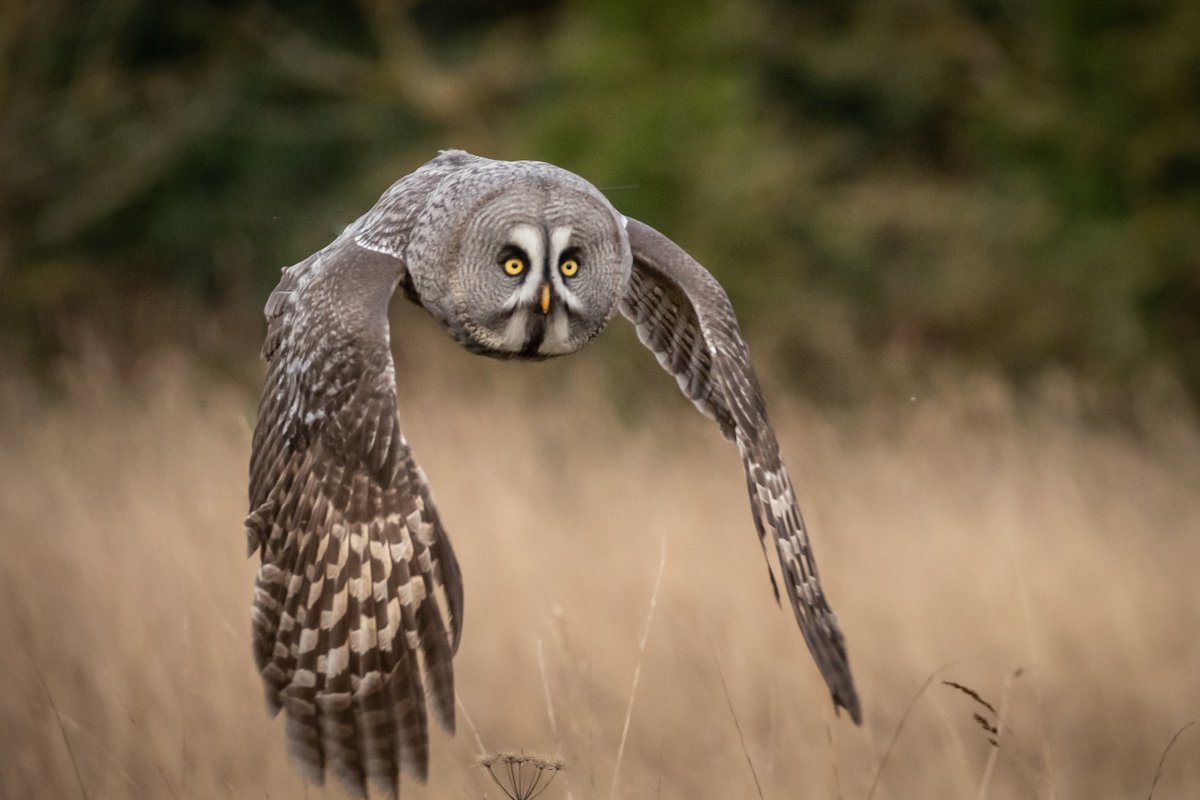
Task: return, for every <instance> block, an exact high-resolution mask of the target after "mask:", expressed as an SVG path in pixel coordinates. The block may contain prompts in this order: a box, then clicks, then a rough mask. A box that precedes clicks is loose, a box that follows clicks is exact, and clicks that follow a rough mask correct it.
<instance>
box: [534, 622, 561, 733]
mask: <svg viewBox="0 0 1200 800" xmlns="http://www.w3.org/2000/svg"><path fill="white" fill-rule="evenodd" d="M537 659H538V671H539V672H541V674H542V694H543V695H544V696H545V698H546V716H547V717H549V718H550V732H551V733H552V734H554V742H555V745H554V746H555V747H556V748H560V747H561V746H562V737H560V736H559V735H558V722H557V721H556V720H555V719H554V700H553V698H552V697H551V696H550V679H549V677H548V676H547V675H546V648H545V645H544V644H543V642H542V637H540V636H539V637H538V640H537Z"/></svg>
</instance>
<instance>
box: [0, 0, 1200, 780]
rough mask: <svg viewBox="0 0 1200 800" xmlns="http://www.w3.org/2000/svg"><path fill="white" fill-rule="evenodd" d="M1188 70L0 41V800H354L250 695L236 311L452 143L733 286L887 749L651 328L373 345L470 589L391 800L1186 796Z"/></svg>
mask: <svg viewBox="0 0 1200 800" xmlns="http://www.w3.org/2000/svg"><path fill="white" fill-rule="evenodd" d="M1198 41H1200V4H1198V3H1195V2H1186V1H1185V0H1177V1H1174V2H1173V1H1171V0H1155V1H1151V0H1142V1H1140V2H1135V1H1134V0H1096V1H1094V2H1088V3H1084V2H1075V0H1060V1H1059V2H1051V3H1043V4H1032V3H1022V2H1016V1H1015V0H962V1H961V2H939V1H935V2H928V1H926V0H921V1H920V2H917V1H915V0H912V1H910V0H902V1H900V2H895V1H891V2H884V0H873V1H870V2H863V3H857V4H852V5H849V4H838V3H825V2H813V3H796V2H784V1H783V0H757V1H752V0H731V1H730V2H708V1H707V0H699V2H697V1H696V0H689V2H683V1H682V0H668V2H662V3H644V2H635V1H634V0H613V2H582V1H579V2H566V1H559V0H507V1H506V2H483V1H482V0H445V1H444V2H435V1H434V0H412V1H411V2H387V1H386V0H364V1H363V2H360V3H355V4H328V5H325V4H318V3H307V2H306V3H297V4H287V5H285V4H282V3H275V2H267V0H259V1H257V2H237V1H236V0H228V1H224V2H215V1H214V2H194V3H177V4H164V3H152V2H149V1H148V0H100V2H95V3H91V4H84V5H81V4H72V3H68V2H65V0H64V1H62V2H54V1H53V0H50V1H49V2H40V3H33V2H26V1H25V0H16V1H15V2H9V3H6V4H3V5H0V603H2V605H0V608H2V610H0V641H3V642H4V643H5V644H4V646H2V647H0V674H3V675H4V676H5V682H4V686H3V688H0V721H2V722H3V725H2V726H0V798H9V797H13V798H32V797H48V798H49V797H54V798H58V797H87V798H91V799H92V800H96V799H97V798H108V797H112V798H122V797H210V796H218V797H263V796H274V797H297V796H305V797H319V796H329V797H338V796H341V794H340V789H339V788H338V787H329V788H327V789H324V790H322V789H318V788H315V787H304V786H303V785H302V783H301V781H300V778H299V776H298V773H297V772H296V771H295V770H293V769H292V768H291V767H290V766H289V765H288V764H287V759H286V756H285V753H284V750H285V744H284V732H283V726H282V724H281V723H280V722H279V721H277V720H276V721H272V720H269V719H268V718H267V716H266V713H265V709H264V707H263V702H262V691H261V686H260V680H259V677H258V675H257V674H256V672H255V669H254V666H253V661H252V658H251V654H250V645H249V610H248V609H249V603H250V598H251V585H252V579H253V573H254V563H253V561H252V560H249V559H246V558H245V552H244V537H243V535H242V529H241V521H242V518H243V515H244V513H245V511H246V486H245V475H246V464H247V459H248V455H249V439H250V431H251V429H252V427H253V424H254V413H255V405H256V395H257V391H258V388H259V386H260V385H261V372H260V366H259V364H258V362H257V361H256V355H257V350H258V346H259V343H260V341H261V334H262V331H263V325H262V319H261V311H260V310H261V307H262V304H263V302H264V300H265V297H266V293H267V292H268V290H269V289H270V287H271V286H272V285H273V284H274V282H275V280H277V277H278V269H279V267H280V266H282V265H285V264H291V263H294V262H296V261H297V260H299V259H301V258H303V257H304V256H306V255H307V254H309V253H311V252H312V251H314V250H315V249H317V248H318V247H320V246H321V245H323V244H325V243H326V242H327V241H329V240H330V239H331V238H332V237H333V236H334V235H335V234H336V233H337V232H338V231H339V230H340V229H341V228H342V226H343V225H344V224H345V223H346V222H348V221H349V220H351V219H353V218H355V217H356V216H357V215H358V214H360V213H362V212H363V211H364V210H365V209H366V208H367V207H369V206H370V205H371V204H372V203H373V202H374V201H375V199H376V198H377V197H378V196H379V194H380V193H381V192H382V191H383V189H385V188H386V187H387V186H388V185H389V184H390V183H391V182H392V181H394V180H395V179H397V178H398V177H400V176H401V175H403V174H406V173H408V172H410V171H411V170H412V169H414V168H416V167H417V166H419V165H420V164H421V163H423V162H424V161H426V160H427V159H428V158H430V157H431V156H432V155H433V154H434V153H435V152H436V151H437V150H438V149H440V148H446V147H463V148H466V149H469V150H472V151H474V152H478V153H480V154H482V155H488V156H492V157H497V158H535V159H540V160H546V161H551V162H554V163H557V164H559V165H561V166H564V167H566V168H568V169H572V170H574V171H576V172H578V173H580V174H581V175H583V176H584V177H586V178H588V179H589V180H591V181H592V182H593V183H595V184H596V185H598V186H599V187H601V188H602V189H603V190H605V191H606V192H607V193H608V195H609V196H610V197H611V199H612V200H613V202H614V204H615V205H616V206H617V207H618V208H620V209H621V210H622V211H623V212H624V213H627V214H629V215H631V216H635V217H638V218H640V219H643V220H645V221H646V222H648V223H651V224H653V225H654V226H655V227H657V228H659V229H661V230H663V231H664V232H667V233H669V234H670V235H671V237H672V238H674V239H675V240H676V241H678V242H679V243H680V244H682V245H683V246H684V247H685V248H687V249H688V250H689V251H690V252H692V253H693V254H694V255H696V256H697V258H698V259H699V260H700V261H701V262H702V263H704V264H705V265H706V266H708V267H709V268H710V269H711V270H712V271H713V272H714V273H715V274H716V275H717V276H718V278H719V279H720V280H721V281H722V283H723V284H724V285H725V286H726V287H727V288H728V290H729V293H730V295H731V296H732V299H733V302H734V305H735V307H736V308H737V310H738V313H739V316H740V318H741V320H742V322H743V327H744V329H745V331H746V333H747V338H748V339H749V341H750V346H751V354H752V356H753V358H754V361H755V364H756V366H757V368H758V370H759V373H760V376H761V377H762V379H763V382H764V385H765V388H766V394H767V399H768V404H769V406H770V409H771V413H772V419H773V421H774V423H775V426H776V427H777V429H778V430H779V433H780V439H781V443H782V446H783V450H784V454H785V457H786V459H787V462H788V464H789V466H790V469H791V471H792V475H793V479H794V482H795V485H796V488H797V491H798V494H799V496H800V501H801V505H802V508H803V509H804V511H805V515H806V518H807V520H808V522H809V524H810V527H811V528H812V533H813V538H814V547H815V550H816V552H817V556H818V560H819V563H820V565H821V570H822V579H823V582H824V583H825V584H826V588H827V590H828V593H829V595H830V598H831V601H832V603H833V605H834V607H835V608H836V609H837V611H838V613H839V619H840V622H841V624H842V627H843V629H844V630H845V632H846V635H847V638H848V646H849V650H850V656H851V663H852V666H853V669H854V671H855V676H856V680H857V682H858V685H859V689H860V692H861V694H862V698H863V703H864V710H865V720H864V725H863V727H862V728H855V727H854V726H852V725H851V724H849V723H848V722H847V721H846V720H845V719H836V718H835V717H834V716H833V715H832V713H831V708H830V704H829V698H828V696H827V693H826V691H825V689H824V687H823V685H822V684H821V681H820V678H819V676H818V674H817V671H816V669H815V668H814V667H813V665H812V663H811V659H810V658H809V656H808V654H807V652H806V651H805V649H804V644H803V640H802V639H801V637H800V634H799V632H798V631H797V630H796V626H795V623H794V620H793V619H792V617H791V614H790V612H788V611H787V610H786V609H784V610H782V611H781V610H780V609H779V608H778V607H776V605H775V604H774V603H773V601H772V598H771V594H770V590H769V588H768V584H767V581H766V576H765V575H764V574H763V564H762V561H761V555H760V552H759V548H758V546H757V543H756V542H755V541H754V535H755V534H754V527H753V522H752V520H751V518H750V513H749V509H748V507H747V503H746V498H745V488H744V479H743V476H742V474H741V468H740V465H739V463H738V459H737V456H736V451H735V450H734V449H733V448H731V447H730V446H729V445H728V444H727V443H726V442H724V441H723V440H722V439H721V437H720V436H719V434H718V433H717V431H716V430H715V429H714V426H713V425H712V424H711V423H710V422H709V421H707V420H705V419H703V418H701V417H700V416H699V415H698V414H694V413H693V412H692V410H691V407H690V405H689V404H688V403H687V402H686V401H685V400H684V399H683V398H682V397H680V396H679V395H678V392H677V391H676V389H675V386H674V385H673V381H672V380H671V379H670V378H669V376H667V375H665V374H663V373H662V372H661V371H660V370H659V369H658V367H657V365H656V364H655V363H654V360H653V358H652V356H651V355H650V354H649V353H648V352H646V351H645V350H643V349H642V348H641V347H640V346H639V345H638V344H637V343H636V341H635V340H634V338H633V336H632V335H631V333H630V331H629V329H628V325H626V324H625V323H624V322H623V321H622V320H616V321H614V323H613V326H612V328H613V330H611V331H609V332H608V333H606V334H605V335H604V336H603V337H601V338H600V339H599V340H597V342H596V343H595V344H594V345H591V346H590V347H589V348H588V349H587V350H586V351H584V352H583V353H580V354H578V355H576V356H573V357H572V358H571V359H564V360H562V361H561V363H559V362H551V363H546V364H539V365H512V364H501V363H494V362H491V361H487V360H485V359H478V358H474V357H471V356H469V355H467V354H465V353H464V352H463V351H462V350H461V349H459V348H458V347H456V346H455V345H453V344H452V343H451V342H449V341H448V340H447V339H446V337H445V336H444V335H443V334H442V333H441V332H440V331H436V330H434V329H433V325H432V323H431V322H430V321H429V320H428V319H426V318H424V317H423V315H422V314H421V313H420V312H419V311H416V310H415V309H413V308H411V307H408V306H404V307H403V308H401V304H399V303H398V304H397V306H396V308H395V309H394V311H395V312H396V313H395V314H394V317H395V319H394V325H393V331H394V332H395V339H396V353H395V356H396V361H397V373H398V374H399V375H401V376H402V378H403V379H402V381H401V383H400V388H399V392H400V409H401V418H402V423H403V425H404V429H405V432H406V435H407V436H408V438H409V440H410V441H411V442H412V444H413V447H414V450H415V453H416V456H417V457H418V459H419V460H420V462H421V463H422V465H423V466H424V468H425V469H426V471H427V472H428V474H429V476H430V479H431V482H432V485H433V487H434V490H435V492H436V494H437V497H438V500H439V504H440V507H441V510H442V516H443V518H444V520H445V522H446V524H447V526H448V528H449V530H450V534H451V536H452V537H453V541H454V543H455V546H456V550H457V552H458V555H459V558H460V560H461V562H462V566H463V571H464V575H465V581H466V593H467V597H466V602H467V612H466V633H465V636H464V639H463V646H462V649H461V650H460V653H459V655H458V657H457V659H456V662H455V663H456V670H457V675H458V690H459V693H460V698H461V706H460V709H459V710H460V724H459V734H458V736H457V737H455V738H453V739H450V738H447V737H445V736H442V735H441V734H440V733H435V734H434V741H433V746H432V753H433V764H432V765H431V773H432V779H431V782H430V784H429V785H428V786H425V787H422V786H416V785H412V784H409V783H407V782H406V783H405V785H404V790H403V791H404V793H405V796H406V797H409V798H422V797H425V798H442V797H445V798H451V797H453V798H480V797H483V796H484V795H485V794H487V793H489V792H490V793H491V794H489V795H488V796H495V789H496V787H495V786H493V785H492V784H490V783H489V778H488V775H487V773H486V772H485V770H483V769H482V768H480V767H478V766H472V765H474V764H475V763H476V761H477V760H478V758H479V756H480V755H481V754H482V753H484V752H515V753H521V752H529V753H533V752H536V753H540V754H544V755H545V756H546V757H547V759H549V761H547V762H546V763H557V761H558V760H561V761H563V762H565V764H566V768H565V770H563V772H562V773H561V775H559V776H557V777H556V779H555V783H554V785H553V786H552V787H550V789H549V790H548V791H547V793H546V794H545V795H543V797H545V798H557V797H564V798H568V799H573V800H585V799H586V798H606V797H607V798H614V797H631V798H632V797H662V798H709V797H721V798H727V797H755V796H761V797H783V796H789V797H795V796H801V797H831V798H832V797H844V798H859V799H862V798H910V797H963V796H968V797H970V796H973V797H981V798H982V797H995V798H998V797H1036V798H1069V797H1116V796H1119V797H1144V796H1147V795H1149V794H1151V793H1152V794H1153V796H1154V797H1156V798H1159V799H1160V800H1162V799H1163V798H1174V797H1183V796H1194V792H1195V787H1196V786H1198V785H1200V725H1195V726H1192V727H1187V725H1188V723H1189V722H1192V721H1195V720H1198V719H1200V681H1197V679H1196V676H1197V675H1200V637H1198V636H1197V632H1198V631H1200V602H1198V601H1197V592H1196V588H1195V585H1196V566H1197V564H1200V492H1198V491H1197V487H1200V422H1198V420H1197V414H1196V409H1197V399H1198V398H1200V225H1198V224H1197V221H1198V220H1200V47H1198V46H1197V44H1196V43H1197V42H1198ZM631 387H636V390H637V391H636V392H635V391H633V390H632V388H631ZM660 568H661V573H660V571H659V570H660ZM660 577H661V584H660V583H658V581H659V578H660ZM655 587H658V588H657V590H656V588H655ZM652 596H653V598H654V602H652ZM652 608H653V609H655V610H654V614H653V617H652V619H651V618H649V614H650V610H651V609H652ZM643 631H646V632H647V633H646V635H645V639H644V640H641V635H642V633H643ZM635 674H638V675H639V676H640V677H639V679H638V682H637V691H636V693H632V692H631V686H633V685H634V682H633V676H634V675H635ZM630 709H631V710H630ZM627 713H628V714H629V718H628V719H629V728H628V731H627V734H625V733H623V731H624V726H625V720H626V714H627ZM1173 737H1175V738H1173ZM622 742H624V743H625V744H624V748H623V749H622V747H621V743H622ZM1170 742H1173V744H1171V746H1170V748H1169V749H1168V743H1170ZM619 752H620V753H621V755H620V756H618V753H619ZM1152 787H1153V788H1152ZM1188 792H1191V794H1188Z"/></svg>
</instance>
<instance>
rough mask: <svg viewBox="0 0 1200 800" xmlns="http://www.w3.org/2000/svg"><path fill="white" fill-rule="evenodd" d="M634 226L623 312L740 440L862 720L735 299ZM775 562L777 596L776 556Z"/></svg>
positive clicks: (750, 480) (751, 484)
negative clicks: (736, 312)
mask: <svg viewBox="0 0 1200 800" xmlns="http://www.w3.org/2000/svg"><path fill="white" fill-rule="evenodd" d="M626 230H627V231H628V234H629V245H630V250H631V251H632V253H633V273H632V275H631V277H630V283H629V288H628V290H627V292H626V294H625V296H624V297H623V298H622V299H621V304H620V308H621V313H622V314H624V315H625V316H626V317H628V318H629V319H630V321H632V322H633V323H634V325H635V326H636V327H637V333H638V338H639V339H641V341H642V343H643V344H645V345H646V346H647V347H648V348H650V350H652V351H653V352H654V354H655V356H656V357H657V358H658V361H659V363H660V364H662V366H663V368H664V369H666V370H667V371H668V372H670V373H671V374H672V375H674V376H675V380H676V381H677V382H678V384H679V388H680V389H681V390H682V391H683V393H684V394H685V395H686V396H687V397H688V398H689V399H691V401H692V402H693V403H694V404H695V405H696V407H697V408H699V409H700V410H701V411H702V412H703V413H704V414H705V415H707V416H709V417H711V418H712V419H714V420H716V422H717V424H718V425H719V426H720V428H721V432H722V433H724V434H725V436H726V437H727V438H729V439H732V440H733V441H734V442H736V443H737V446H738V450H739V451H740V452H741V455H742V465H743V467H744V468H745V471H746V485H747V488H748V490H749V493H750V507H751V510H752V511H753V515H754V522H755V526H756V527H757V529H758V535H759V539H760V542H762V543H763V547H764V554H765V547H766V535H767V533H768V532H770V533H771V535H772V538H773V539H774V542H775V549H776V553H777V554H778V556H779V565H780V571H781V572H782V574H783V581H784V587H785V589H786V591H787V596H788V599H789V601H790V602H791V606H792V610H793V612H794V613H795V616H796V621H797V622H798V623H799V625H800V631H801V633H802V634H803V636H804V641H805V643H806V644H807V645H808V649H809V652H811V653H812V655H813V658H814V660H815V661H816V663H817V667H818V668H819V669H820V671H821V675H822V676H823V677H824V679H825V682H826V684H827V685H828V686H829V690H830V692H831V693H832V695H833V702H834V707H835V709H836V708H837V707H838V706H840V707H842V708H845V709H846V711H847V712H849V714H850V717H851V719H853V720H854V721H855V722H856V723H857V722H860V721H861V719H862V711H861V708H860V705H859V700H858V693H857V692H856V691H855V688H854V681H853V678H852V677H851V675H850V662H849V659H848V657H847V655H846V643H845V638H844V637H843V636H842V632H841V629H840V628H839V627H838V624H837V618H836V617H835V616H834V613H833V610H832V609H831V608H830V607H829V602H828V601H827V600H826V599H825V593H824V591H823V590H822V588H821V583H820V580H819V578H818V576H817V564H816V561H815V560H814V558H813V553H812V547H811V545H810V543H809V538H808V532H807V530H806V529H805V526H804V520H803V518H802V517H801V516H800V508H799V506H798V505H797V502H796V494H795V491H794V490H793V488H792V483H791V478H790V477H789V476H788V473H787V469H786V467H784V464H783V460H782V458H781V457H780V453H779V443H778V441H777V440H776V437H775V431H774V429H773V428H772V427H771V423H770V422H769V421H768V420H767V410H766V406H765V404H764V402H763V397H762V391H761V390H760V389H759V386H758V379H757V378H756V377H755V374H754V368H753V367H752V366H751V364H750V356H749V353H748V351H747V349H746V343H745V341H744V340H743V339H742V334H741V331H740V330H739V328H738V324H737V318H736V317H735V316H734V313H733V307H732V305H730V302H729V297H728V296H727V295H726V294H725V290H724V289H722V288H721V285H720V284H719V283H718V282H717V280H716V278H714V277H713V276H712V275H711V274H709V272H708V271H707V270H706V269H704V267H702V266H701V265H700V264H699V263H697V262H696V261H695V260H694V259H693V258H692V257H691V256H689V255H688V254H687V253H686V252H684V251H683V250H682V249H681V248H680V247H679V246H678V245H676V244H675V243H674V242H672V241H671V240H670V239H668V238H667V237H666V236H663V235H662V234H661V233H659V232H658V231H656V230H654V229H653V228H651V227H650V226H648V225H645V224H643V223H641V222H638V221H637V220H634V219H630V220H628V222H627V225H626ZM767 569H768V573H770V575H771V584H772V587H773V588H775V591H776V598H778V588H777V585H776V584H775V576H774V573H771V571H770V562H769V561H768V567H767Z"/></svg>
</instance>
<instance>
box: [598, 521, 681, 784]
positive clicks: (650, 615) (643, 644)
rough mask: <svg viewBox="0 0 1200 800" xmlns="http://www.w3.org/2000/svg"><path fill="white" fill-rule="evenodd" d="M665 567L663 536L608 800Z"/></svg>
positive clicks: (623, 744)
mask: <svg viewBox="0 0 1200 800" xmlns="http://www.w3.org/2000/svg"><path fill="white" fill-rule="evenodd" d="M666 567H667V537H666V536H664V537H663V540H662V546H661V548H660V549H659V556H658V575H656V576H655V577H654V591H652V592H651V593H650V610H649V611H647V612H646V624H645V625H644V626H642V638H641V640H640V641H639V642H638V660H637V665H636V666H635V667H634V668H633V685H632V686H630V687H629V705H628V707H627V708H626V709H625V725H624V726H622V728H621V744H620V745H619V746H618V747H617V763H616V764H615V765H613V776H612V785H611V786H610V787H609V790H608V796H609V800H612V798H614V797H616V796H617V776H618V775H619V774H620V772H621V759H622V758H623V757H624V756H625V741H626V739H627V738H628V737H629V721H630V720H631V719H633V700H634V698H635V697H636V696H637V687H638V679H639V678H641V676H642V660H643V658H644V657H645V655H646V640H647V639H649V638H650V623H651V622H653V621H654V608H655V606H657V605H658V590H659V587H660V586H662V577H663V572H664V571H665V570H666Z"/></svg>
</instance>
